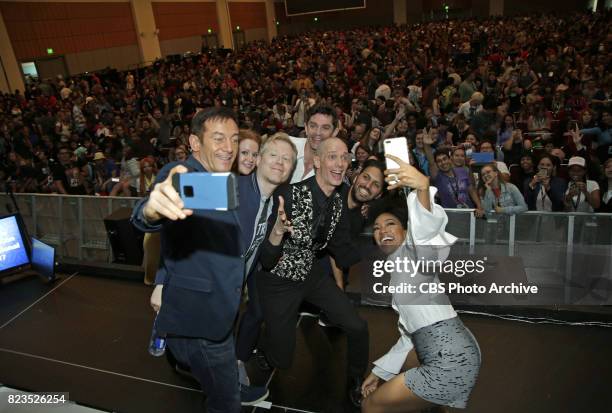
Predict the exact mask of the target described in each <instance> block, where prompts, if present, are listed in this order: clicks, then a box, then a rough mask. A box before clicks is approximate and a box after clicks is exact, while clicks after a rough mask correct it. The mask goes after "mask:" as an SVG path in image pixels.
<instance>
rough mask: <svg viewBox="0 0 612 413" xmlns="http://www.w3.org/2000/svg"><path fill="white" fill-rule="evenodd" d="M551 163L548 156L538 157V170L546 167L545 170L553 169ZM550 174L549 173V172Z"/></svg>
mask: <svg viewBox="0 0 612 413" xmlns="http://www.w3.org/2000/svg"><path fill="white" fill-rule="evenodd" d="M553 166H554V165H553V163H552V162H551V160H550V159H548V158H542V159H540V162H539V163H538V171H541V170H543V169H546V170H547V171H549V172H550V171H552V169H553ZM549 176H550V173H549Z"/></svg>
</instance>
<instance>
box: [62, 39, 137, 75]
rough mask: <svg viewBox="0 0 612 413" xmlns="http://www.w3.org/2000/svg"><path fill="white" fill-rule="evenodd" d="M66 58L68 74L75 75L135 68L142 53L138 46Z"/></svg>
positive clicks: (89, 52) (101, 50)
mask: <svg viewBox="0 0 612 413" xmlns="http://www.w3.org/2000/svg"><path fill="white" fill-rule="evenodd" d="M65 58H66V66H68V73H70V74H71V75H75V74H79V73H84V72H92V71H94V70H101V69H104V68H106V67H109V66H110V67H112V68H115V69H118V70H126V69H128V68H133V65H136V64H138V63H139V62H140V52H139V50H138V46H137V45H132V46H123V47H112V48H109V49H98V50H91V51H87V52H81V53H71V54H67V55H66V56H65Z"/></svg>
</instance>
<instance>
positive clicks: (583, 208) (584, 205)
mask: <svg viewBox="0 0 612 413" xmlns="http://www.w3.org/2000/svg"><path fill="white" fill-rule="evenodd" d="M567 165H568V168H569V176H570V182H569V184H568V187H567V191H566V192H565V198H564V202H565V210H566V211H568V212H591V213H592V212H594V211H595V210H597V209H599V205H600V203H601V199H600V196H599V184H598V183H597V181H592V180H590V179H587V176H586V161H585V160H584V158H582V157H580V156H573V157H571V158H570V160H569V162H568V164H567Z"/></svg>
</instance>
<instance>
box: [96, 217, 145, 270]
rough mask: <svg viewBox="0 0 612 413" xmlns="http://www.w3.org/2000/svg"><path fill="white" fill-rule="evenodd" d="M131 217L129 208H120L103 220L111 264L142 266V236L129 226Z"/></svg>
mask: <svg viewBox="0 0 612 413" xmlns="http://www.w3.org/2000/svg"><path fill="white" fill-rule="evenodd" d="M131 215H132V209H131V208H120V209H118V210H116V211H113V213H112V214H110V215H109V216H107V217H106V218H104V226H105V227H106V234H107V236H108V240H109V241H110V244H111V248H112V249H113V257H114V260H113V262H115V263H119V264H129V265H142V257H143V255H144V253H143V249H142V241H143V239H144V234H143V233H142V232H140V231H138V230H137V229H136V228H135V227H134V226H133V225H132V224H131V222H130V216H131Z"/></svg>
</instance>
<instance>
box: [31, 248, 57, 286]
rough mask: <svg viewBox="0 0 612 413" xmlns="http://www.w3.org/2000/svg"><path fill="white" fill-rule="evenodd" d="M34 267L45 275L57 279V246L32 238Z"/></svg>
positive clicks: (50, 278)
mask: <svg viewBox="0 0 612 413" xmlns="http://www.w3.org/2000/svg"><path fill="white" fill-rule="evenodd" d="M32 268H33V269H34V270H35V271H36V272H37V273H38V274H40V275H42V276H43V277H45V278H47V279H49V280H54V279H55V248H53V247H52V246H50V245H47V244H45V243H44V242H42V241H40V240H38V239H36V238H32Z"/></svg>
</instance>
